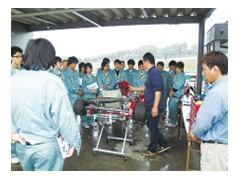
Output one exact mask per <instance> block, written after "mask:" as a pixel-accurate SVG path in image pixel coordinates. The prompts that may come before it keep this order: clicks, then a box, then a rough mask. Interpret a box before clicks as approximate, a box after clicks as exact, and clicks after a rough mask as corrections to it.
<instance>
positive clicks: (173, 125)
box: [165, 122, 177, 127]
mask: <svg viewBox="0 0 240 180" xmlns="http://www.w3.org/2000/svg"><path fill="white" fill-rule="evenodd" d="M165 126H166V127H176V126H177V124H172V123H170V122H168V123H166V124H165Z"/></svg>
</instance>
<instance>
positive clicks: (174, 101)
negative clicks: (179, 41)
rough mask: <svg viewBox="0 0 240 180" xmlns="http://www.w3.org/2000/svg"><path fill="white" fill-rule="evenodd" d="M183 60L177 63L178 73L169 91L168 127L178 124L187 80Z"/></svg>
mask: <svg viewBox="0 0 240 180" xmlns="http://www.w3.org/2000/svg"><path fill="white" fill-rule="evenodd" d="M183 70H184V64H183V62H181V61H179V62H177V64H176V74H175V75H174V76H173V81H172V88H171V89H170V92H169V102H168V109H169V116H168V122H167V123H166V124H165V126H166V127H176V126H177V125H178V110H177V108H178V102H179V100H180V99H181V98H182V96H183V94H184V85H185V81H186V77H185V73H184V72H183Z"/></svg>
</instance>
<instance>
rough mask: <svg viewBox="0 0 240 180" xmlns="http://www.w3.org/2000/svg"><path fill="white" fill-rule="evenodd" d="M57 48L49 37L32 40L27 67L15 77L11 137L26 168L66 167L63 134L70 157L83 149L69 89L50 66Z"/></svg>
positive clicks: (38, 169) (52, 168)
mask: <svg viewBox="0 0 240 180" xmlns="http://www.w3.org/2000/svg"><path fill="white" fill-rule="evenodd" d="M54 58H55V49H54V47H53V45H52V44H51V42H49V41H48V40H46V39H42V38H40V39H35V40H30V41H29V42H28V44H27V47H26V53H25V63H24V70H22V71H20V72H18V73H16V74H15V75H13V76H12V78H11V83H12V84H11V87H12V88H11V97H12V98H11V116H12V121H11V137H12V140H14V141H16V142H17V154H18V157H19V159H20V164H21V166H22V168H23V170H24V171H35V170H36V171H54V170H55V171H57V170H62V169H63V165H64V158H63V157H62V155H61V151H60V148H59V146H58V141H57V136H58V135H59V134H60V135H61V136H62V138H64V139H65V140H66V141H67V142H68V145H69V151H68V153H67V155H66V157H70V156H72V154H73V152H74V150H75V149H76V150H77V153H78V154H79V151H80V144H81V140H80V133H79V131H78V129H77V126H76V121H75V118H74V113H73V110H72V107H71V104H70V102H69V99H68V96H67V91H66V88H65V87H64V84H63V82H62V81H61V79H59V78H58V77H56V76H54V75H53V74H51V73H49V72H48V71H47V69H48V68H49V67H50V66H51V65H53V64H54V63H55V59H54Z"/></svg>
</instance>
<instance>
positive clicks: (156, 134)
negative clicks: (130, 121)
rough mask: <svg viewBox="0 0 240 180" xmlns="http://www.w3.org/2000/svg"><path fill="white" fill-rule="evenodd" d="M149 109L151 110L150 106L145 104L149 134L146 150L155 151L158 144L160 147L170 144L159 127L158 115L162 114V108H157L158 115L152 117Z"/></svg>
mask: <svg viewBox="0 0 240 180" xmlns="http://www.w3.org/2000/svg"><path fill="white" fill-rule="evenodd" d="M151 111H152V106H147V107H146V113H147V127H148V130H149V135H150V144H149V145H148V150H149V151H151V152H156V151H157V148H158V144H159V145H160V147H161V146H163V147H168V146H170V144H169V142H168V141H167V140H166V139H165V137H164V135H163V133H162V132H161V130H160V128H159V121H160V116H161V115H162V113H163V111H164V108H159V109H158V115H157V116H155V117H152V115H151Z"/></svg>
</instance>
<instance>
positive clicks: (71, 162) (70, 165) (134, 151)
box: [11, 120, 200, 171]
mask: <svg viewBox="0 0 240 180" xmlns="http://www.w3.org/2000/svg"><path fill="white" fill-rule="evenodd" d="M160 128H161V130H162V132H163V133H164V134H165V137H166V138H167V140H169V142H170V143H171V149H169V150H168V151H166V152H164V153H162V154H157V155H155V156H153V157H144V156H142V155H141V154H140V152H141V151H143V150H146V149H147V146H148V144H149V137H148V129H147V126H146V125H143V126H138V125H137V124H134V126H133V133H132V138H133V140H134V141H133V143H131V145H130V143H126V147H125V151H126V157H127V158H126V160H124V156H121V155H115V154H108V153H103V152H96V154H95V155H94V154H93V148H95V147H96V144H97V139H98V137H99V131H100V128H99V129H97V130H96V129H94V128H90V129H84V128H83V127H81V128H80V132H81V136H82V148H81V152H80V155H79V156H77V154H76V152H75V153H74V155H73V156H72V157H70V158H68V159H66V160H65V164H64V168H63V170H64V171H185V166H186V155H187V139H186V133H185V130H183V134H182V139H181V140H178V128H177V127H176V128H166V127H165V126H164V122H163V121H162V120H161V123H160ZM124 132H125V128H124V127H123V126H122V122H117V123H116V124H113V125H112V126H107V127H106V128H105V130H104V131H103V136H102V139H101V141H100V146H99V148H103V149H107V150H110V151H118V152H119V151H121V148H122V144H123V143H122V141H117V140H110V141H107V136H108V135H111V136H117V137H119V136H121V137H123V136H124ZM195 146H196V148H199V145H198V144H196V145H195ZM199 162H200V154H199V153H194V152H193V153H192V154H191V160H190V167H191V169H196V170H199V169H200V164H199ZM11 169H12V171H19V170H20V171H21V170H22V168H21V166H20V164H17V165H12V166H11Z"/></svg>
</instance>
